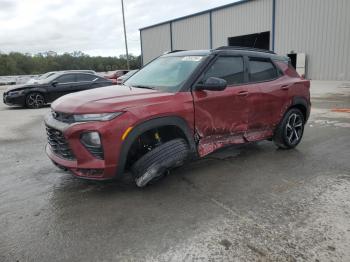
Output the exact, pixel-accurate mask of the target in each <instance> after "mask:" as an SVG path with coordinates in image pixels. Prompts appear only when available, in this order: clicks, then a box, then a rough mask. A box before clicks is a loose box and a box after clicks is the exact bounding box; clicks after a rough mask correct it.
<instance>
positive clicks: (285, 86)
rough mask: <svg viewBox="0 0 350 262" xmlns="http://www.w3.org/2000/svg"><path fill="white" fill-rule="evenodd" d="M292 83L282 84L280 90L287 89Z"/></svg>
mask: <svg viewBox="0 0 350 262" xmlns="http://www.w3.org/2000/svg"><path fill="white" fill-rule="evenodd" d="M292 85H293V84H288V85H282V86H281V89H282V90H288V89H289V88H290V87H291V86H292Z"/></svg>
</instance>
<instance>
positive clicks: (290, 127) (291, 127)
mask: <svg viewBox="0 0 350 262" xmlns="http://www.w3.org/2000/svg"><path fill="white" fill-rule="evenodd" d="M304 124H305V119H304V115H303V113H302V112H301V111H300V110H299V109H297V108H291V109H289V110H288V111H287V113H285V115H284V117H283V119H282V121H281V122H280V123H279V125H278V126H277V128H276V130H275V134H274V137H273V141H274V142H275V144H276V146H277V147H279V148H283V149H291V148H294V147H296V146H297V145H298V144H299V143H300V141H301V139H302V137H303V133H304Z"/></svg>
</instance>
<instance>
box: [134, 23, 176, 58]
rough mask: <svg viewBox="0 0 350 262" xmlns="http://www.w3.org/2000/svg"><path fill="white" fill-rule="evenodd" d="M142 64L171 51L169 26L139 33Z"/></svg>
mask: <svg viewBox="0 0 350 262" xmlns="http://www.w3.org/2000/svg"><path fill="white" fill-rule="evenodd" d="M141 50H142V56H143V57H142V60H143V64H147V63H148V62H149V61H151V60H152V59H154V58H156V57H157V56H160V55H161V54H163V53H164V52H166V51H170V50H171V43H170V24H163V25H159V26H156V27H152V28H148V29H144V30H142V31H141Z"/></svg>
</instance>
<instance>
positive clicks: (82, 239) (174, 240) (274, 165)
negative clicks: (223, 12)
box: [0, 81, 350, 262]
mask: <svg viewBox="0 0 350 262" xmlns="http://www.w3.org/2000/svg"><path fill="white" fill-rule="evenodd" d="M2 90H3V89H2ZM311 90H312V113H311V117H310V120H309V122H308V123H307V126H306V129H305V133H304V138H303V141H302V142H301V144H300V145H299V146H298V147H297V148H296V149H295V150H288V151H285V150H278V149H276V147H275V146H274V144H273V143H271V142H268V141H263V142H259V143H254V144H249V145H244V146H235V147H230V148H227V149H224V150H221V151H219V152H217V153H214V154H211V155H209V156H208V157H207V158H204V159H202V160H199V161H195V162H192V163H189V164H187V165H185V166H183V167H180V168H178V169H177V170H174V171H173V172H172V173H171V174H170V175H168V176H167V177H165V178H164V179H162V180H161V181H159V182H158V183H156V184H154V185H152V186H149V187H146V188H144V189H139V188H137V187H135V185H134V184H133V183H130V182H127V181H125V182H123V183H122V182H92V181H85V180H81V179H78V178H75V177H73V176H72V175H70V174H67V173H64V172H62V171H60V170H58V169H57V168H56V167H55V166H54V165H53V164H52V163H51V162H50V160H49V159H48V158H47V157H46V155H45V152H44V146H45V143H46V136H45V127H44V124H43V116H44V114H46V113H47V112H48V111H49V110H50V109H49V107H46V108H42V109H39V110H29V109H23V108H17V107H8V106H6V105H4V104H2V102H0V261H4V262H5V261H350V113H348V111H346V109H349V108H350V84H349V83H340V82H316V81H314V82H313V83H312V88H311ZM0 94H2V91H1V90H0ZM339 109H341V110H339Z"/></svg>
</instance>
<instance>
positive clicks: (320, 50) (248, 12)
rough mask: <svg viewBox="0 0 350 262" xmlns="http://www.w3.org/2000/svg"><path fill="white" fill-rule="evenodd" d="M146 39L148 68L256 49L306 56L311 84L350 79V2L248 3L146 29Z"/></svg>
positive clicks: (259, 0) (261, 0)
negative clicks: (199, 52) (170, 58)
mask: <svg viewBox="0 0 350 262" xmlns="http://www.w3.org/2000/svg"><path fill="white" fill-rule="evenodd" d="M140 37H141V52H142V59H143V64H146V63H147V62H149V61H150V60H152V59H154V58H155V57H157V56H159V55H161V54H163V53H164V52H166V51H170V50H190V49H214V48H217V47H219V46H225V45H236V46H237V45H239V46H250V47H252V46H253V45H254V46H255V47H257V48H265V49H270V50H273V51H275V52H276V53H277V54H288V53H291V52H295V53H303V54H306V66H305V73H306V76H307V77H308V78H310V79H317V80H350V0H242V1H239V2H234V3H232V4H228V5H225V6H221V7H217V8H214V9H210V10H206V11H203V12H200V13H196V14H193V15H189V16H185V17H180V18H177V19H174V20H170V21H165V22H162V23H159V24H156V25H151V26H148V27H144V28H141V29H140ZM299 62H301V64H299V66H301V67H302V66H303V65H304V63H303V61H300V60H299ZM301 70H303V69H302V68H301Z"/></svg>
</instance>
